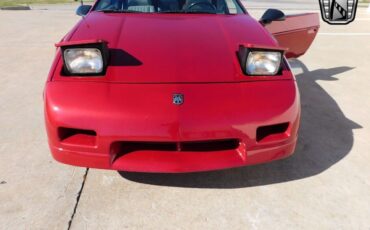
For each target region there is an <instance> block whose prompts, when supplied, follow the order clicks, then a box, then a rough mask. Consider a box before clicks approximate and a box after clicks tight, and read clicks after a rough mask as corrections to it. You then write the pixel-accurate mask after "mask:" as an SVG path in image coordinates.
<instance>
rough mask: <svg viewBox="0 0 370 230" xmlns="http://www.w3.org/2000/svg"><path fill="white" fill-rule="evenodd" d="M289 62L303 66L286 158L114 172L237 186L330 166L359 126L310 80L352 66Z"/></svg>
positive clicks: (147, 179)
mask: <svg viewBox="0 0 370 230" xmlns="http://www.w3.org/2000/svg"><path fill="white" fill-rule="evenodd" d="M290 64H291V65H292V67H293V68H298V67H299V68H301V69H302V71H303V73H301V74H298V75H297V82H298V85H299V89H300V93H301V103H302V120H301V127H300V132H299V135H300V136H299V141H298V145H297V149H296V152H295V154H294V155H293V156H291V157H290V158H287V159H285V160H280V161H276V162H272V163H268V164H263V165H255V166H248V167H242V168H236V169H227V170H222V171H212V172H201V173H185V174H153V173H129V172H119V173H120V175H121V176H122V177H124V178H126V179H128V180H131V181H136V182H140V183H146V184H153V185H163V186H176V187H194V188H242V187H250V186H259V185H267V184H274V183H280V182H287V181H291V180H298V179H302V178H306V177H310V176H314V175H317V174H319V173H321V172H323V171H325V170H326V169H328V168H330V167H331V166H332V165H333V164H335V163H337V162H338V161H340V160H341V159H343V158H344V157H345V156H346V155H347V154H348V153H349V152H350V150H351V148H352V145H353V132H352V130H353V129H356V128H362V127H361V126H360V125H358V124H356V123H354V122H353V121H351V120H349V119H347V118H346V117H345V116H344V114H343V112H342V111H341V109H340V108H339V106H338V104H337V103H336V102H335V100H334V99H333V98H332V97H331V96H330V95H329V94H328V93H327V92H326V91H325V90H324V89H323V88H322V87H321V86H320V85H319V84H317V83H316V81H317V80H321V81H332V80H338V79H336V78H334V77H333V76H335V75H337V74H340V73H343V72H346V71H350V70H352V69H353V68H351V67H345V66H344V67H335V68H330V69H317V70H314V71H309V70H308V68H307V67H306V66H305V65H304V64H303V63H302V62H300V61H298V60H293V61H291V62H290Z"/></svg>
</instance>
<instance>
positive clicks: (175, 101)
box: [172, 93, 184, 105]
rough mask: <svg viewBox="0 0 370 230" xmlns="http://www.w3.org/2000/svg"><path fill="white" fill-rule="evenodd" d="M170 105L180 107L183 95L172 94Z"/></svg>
mask: <svg viewBox="0 0 370 230" xmlns="http://www.w3.org/2000/svg"><path fill="white" fill-rule="evenodd" d="M172 103H173V104H175V105H182V104H183V103H184V95H183V94H181V93H174V94H173V96H172Z"/></svg>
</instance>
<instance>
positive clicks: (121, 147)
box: [111, 139, 239, 155]
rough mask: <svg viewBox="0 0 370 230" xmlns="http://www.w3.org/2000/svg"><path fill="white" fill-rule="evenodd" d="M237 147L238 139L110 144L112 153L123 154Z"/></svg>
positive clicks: (220, 149) (201, 150)
mask: <svg viewBox="0 0 370 230" xmlns="http://www.w3.org/2000/svg"><path fill="white" fill-rule="evenodd" d="M238 147H239V140H238V139H225V140H207V141H191V142H142V141H122V142H115V143H113V145H112V148H111V149H112V154H113V155H117V154H118V155H124V154H127V153H132V152H136V151H145V150H146V151H172V152H175V151H177V152H211V151H224V150H232V149H236V148H238Z"/></svg>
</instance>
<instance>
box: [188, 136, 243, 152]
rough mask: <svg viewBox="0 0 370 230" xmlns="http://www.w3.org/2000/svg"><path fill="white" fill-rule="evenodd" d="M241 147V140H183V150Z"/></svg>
mask: <svg viewBox="0 0 370 230" xmlns="http://www.w3.org/2000/svg"><path fill="white" fill-rule="evenodd" d="M238 147H239V140H237V139H228V140H211V141H196V142H182V143H181V150H182V151H194V152H208V151H223V150H231V149H236V148H238Z"/></svg>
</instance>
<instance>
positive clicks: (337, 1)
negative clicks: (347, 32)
mask: <svg viewBox="0 0 370 230" xmlns="http://www.w3.org/2000/svg"><path fill="white" fill-rule="evenodd" d="M319 3H320V9H321V16H322V19H323V20H324V21H325V22H327V23H329V24H333V25H345V24H348V23H350V22H352V21H353V20H355V17H356V9H357V3H358V0H319Z"/></svg>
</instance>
